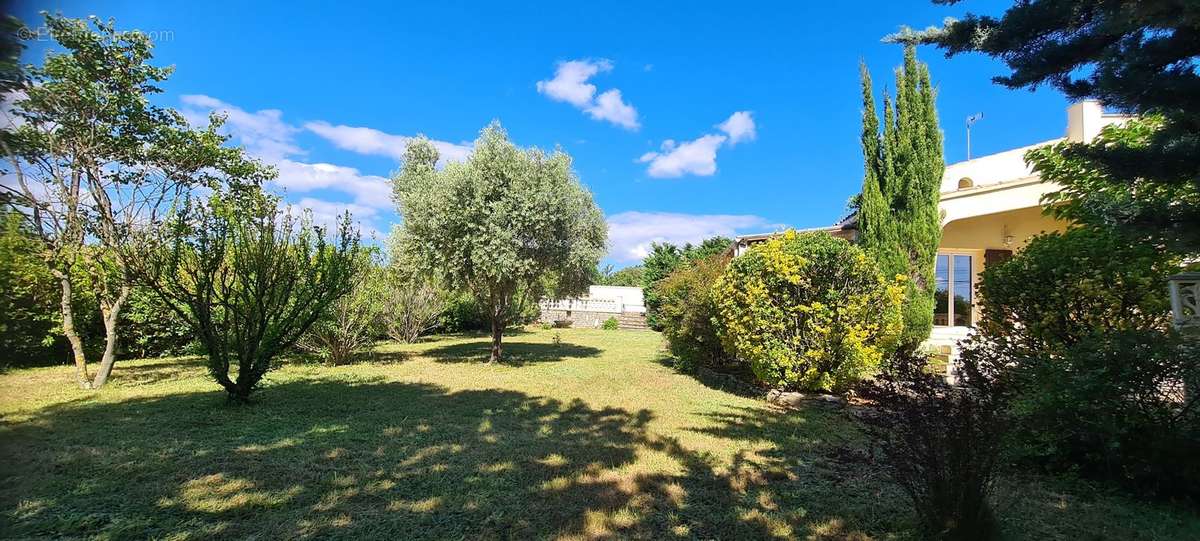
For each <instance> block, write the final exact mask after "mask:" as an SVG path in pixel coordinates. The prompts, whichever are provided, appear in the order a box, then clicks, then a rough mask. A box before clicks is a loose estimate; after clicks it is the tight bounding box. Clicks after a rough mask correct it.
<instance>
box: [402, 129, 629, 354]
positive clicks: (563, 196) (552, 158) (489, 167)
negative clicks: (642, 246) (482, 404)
mask: <svg viewBox="0 0 1200 541" xmlns="http://www.w3.org/2000/svg"><path fill="white" fill-rule="evenodd" d="M437 159H438V153H437V150H436V149H435V148H434V147H433V145H432V144H431V143H430V142H429V141H428V140H426V139H423V138H417V139H414V140H413V141H412V142H410V143H409V145H408V148H407V150H406V153H405V160H404V165H403V167H402V168H401V170H400V173H399V174H398V175H396V177H395V179H394V188H395V198H396V202H397V206H398V210H399V211H400V214H401V215H402V216H403V217H404V222H403V224H402V225H401V226H400V227H399V228H398V231H397V234H396V235H397V237H396V245H397V246H398V247H399V251H400V253H401V254H402V255H403V257H404V258H405V259H406V260H408V261H412V262H413V264H414V265H415V266H416V268H417V269H418V270H420V271H422V272H424V273H427V274H429V275H432V276H436V277H438V278H440V279H442V280H444V281H445V282H446V283H447V284H448V286H449V287H451V288H460V289H463V290H466V291H468V292H470V293H471V294H472V296H473V297H474V298H475V300H476V301H477V302H478V304H479V305H480V306H482V307H484V308H485V309H486V311H487V314H488V319H489V320H490V326H491V334H492V351H491V356H490V360H489V362H494V361H497V360H499V359H500V358H501V355H502V345H501V340H502V337H503V333H504V329H505V328H506V327H507V326H508V325H509V324H510V323H511V318H512V314H513V313H514V312H516V313H519V311H520V308H521V307H524V306H530V305H533V303H535V302H536V301H537V300H538V299H539V298H541V297H543V296H551V297H559V298H561V297H567V296H573V295H578V294H581V293H582V292H584V291H586V289H587V286H588V285H589V282H590V281H591V278H592V274H593V272H594V269H595V268H596V265H597V263H598V262H599V260H600V257H601V256H602V255H603V254H604V250H605V241H606V237H607V230H606V226H605V223H604V216H603V214H601V212H600V209H599V208H598V207H596V204H595V202H594V201H593V200H592V195H591V193H590V192H588V190H587V189H586V188H584V187H583V185H582V184H581V183H580V182H579V179H578V178H577V177H576V176H575V173H574V172H573V171H572V170H571V158H570V157H569V156H567V155H566V154H565V153H563V152H561V151H555V152H554V153H552V154H549V155H547V154H546V153H544V152H542V151H540V150H537V149H531V150H523V149H520V148H518V147H516V146H515V145H513V143H511V142H510V141H509V140H508V135H507V134H506V133H505V132H504V130H503V129H502V128H501V127H500V125H499V124H498V123H493V124H492V125H489V126H488V127H487V128H485V129H484V130H483V132H482V133H481V134H480V136H479V139H477V140H476V141H475V148H474V151H473V152H472V153H471V156H470V157H469V158H468V159H467V161H466V162H463V163H452V164H449V165H447V166H446V167H445V168H444V169H442V170H438V169H436V168H435V164H436V163H437Z"/></svg>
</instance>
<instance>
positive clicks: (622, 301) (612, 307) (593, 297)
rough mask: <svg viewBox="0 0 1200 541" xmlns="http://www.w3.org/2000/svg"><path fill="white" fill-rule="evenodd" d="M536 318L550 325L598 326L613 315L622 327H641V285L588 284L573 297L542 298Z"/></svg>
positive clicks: (643, 309) (643, 318) (643, 310)
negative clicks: (581, 292)
mask: <svg viewBox="0 0 1200 541" xmlns="http://www.w3.org/2000/svg"><path fill="white" fill-rule="evenodd" d="M538 307H539V308H541V309H542V312H541V315H540V316H538V321H541V322H542V323H549V324H554V325H562V324H564V322H570V323H569V324H570V325H571V326H573V327H593V328H595V327H599V326H601V325H603V324H604V322H605V321H607V320H608V319H609V318H616V319H617V324H618V325H619V326H620V328H622V329H645V328H647V327H646V304H645V301H644V300H643V299H642V288H640V287H624V286H588V293H587V295H585V296H583V297H578V298H574V299H560V300H552V299H543V300H542V301H540V302H539V303H538Z"/></svg>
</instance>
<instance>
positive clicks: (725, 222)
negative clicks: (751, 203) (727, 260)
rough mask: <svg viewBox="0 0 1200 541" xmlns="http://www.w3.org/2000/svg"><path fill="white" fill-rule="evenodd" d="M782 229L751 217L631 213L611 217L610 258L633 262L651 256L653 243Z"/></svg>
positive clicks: (678, 242) (747, 215)
mask: <svg viewBox="0 0 1200 541" xmlns="http://www.w3.org/2000/svg"><path fill="white" fill-rule="evenodd" d="M781 228H782V226H780V225H778V224H772V223H770V222H769V221H768V220H766V219H765V218H762V217H759V216H754V215H749V214H679V213H673V212H638V211H629V212H622V213H620V214H614V215H612V216H609V217H608V240H609V254H608V255H609V257H611V258H613V259H614V260H616V261H619V262H624V263H627V262H633V261H637V260H640V259H642V258H644V257H646V255H647V254H649V253H650V244H651V243H654V242H670V243H673V244H677V245H681V244H684V243H688V242H690V243H693V244H695V243H698V242H700V241H702V240H704V239H707V238H711V237H716V236H726V237H733V236H735V235H737V234H738V233H741V232H746V230H748V229H754V230H774V229H781Z"/></svg>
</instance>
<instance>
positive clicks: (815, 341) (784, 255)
mask: <svg viewBox="0 0 1200 541" xmlns="http://www.w3.org/2000/svg"><path fill="white" fill-rule="evenodd" d="M714 288H715V289H714V291H715V292H714V293H713V295H714V299H715V302H716V306H717V311H718V314H719V321H720V333H721V338H722V340H723V341H724V343H725V345H726V347H727V349H728V351H730V353H733V354H734V355H736V356H737V357H738V358H740V359H745V360H746V361H749V363H750V366H751V368H752V369H753V370H754V373H755V375H756V376H758V378H759V379H760V380H762V381H763V382H765V383H767V384H769V385H774V386H779V387H785V388H789V389H801V390H820V391H834V392H839V391H842V390H845V389H846V388H847V387H848V386H850V385H851V384H853V383H854V382H856V381H857V380H858V379H859V378H861V377H863V376H865V375H867V374H868V373H870V372H871V371H873V370H874V369H875V368H877V367H878V366H879V364H880V361H881V360H882V358H883V356H884V354H885V352H887V351H889V350H890V349H891V348H892V347H894V343H895V340H896V338H897V337H898V335H899V332H900V328H901V324H902V323H901V320H900V304H901V302H902V299H903V294H904V293H903V284H902V283H896V282H893V281H890V280H886V279H884V278H883V277H882V276H880V274H879V267H878V266H877V265H876V263H875V261H874V260H872V259H871V258H870V257H868V256H867V255H866V253H864V252H863V250H862V249H860V248H858V247H857V246H854V245H852V244H850V243H849V242H847V241H845V240H843V239H838V238H834V237H832V236H830V235H829V234H827V233H808V234H798V233H796V232H795V231H788V232H787V233H785V234H783V235H782V236H780V237H776V238H774V239H771V240H769V241H767V242H765V243H762V244H759V245H757V246H755V247H753V248H751V249H750V251H749V252H747V253H746V254H745V255H743V256H741V257H738V258H736V259H734V260H733V261H732V262H731V263H730V265H729V268H728V269H726V271H725V272H724V274H722V275H721V277H720V278H719V279H718V280H717V282H716V284H715V285H714Z"/></svg>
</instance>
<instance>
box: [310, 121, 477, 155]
mask: <svg viewBox="0 0 1200 541" xmlns="http://www.w3.org/2000/svg"><path fill="white" fill-rule="evenodd" d="M304 127H305V128H306V129H307V130H309V131H311V132H313V133H315V134H317V135H319V136H321V137H322V138H324V139H325V140H327V141H329V142H331V143H333V144H334V146H336V147H338V148H340V149H343V150H349V151H351V152H357V153H359V154H375V155H379V156H388V157H390V158H393V159H395V160H402V159H404V148H405V146H406V145H408V142H409V141H410V140H411V139H412V138H411V137H408V136H405V135H393V134H390V133H385V132H382V131H379V130H377V129H374V128H365V127H357V126H344V125H337V126H334V125H332V124H330V123H328V122H324V121H316V122H309V123H306V124H305V125H304ZM430 142H431V143H433V146H434V148H436V149H437V151H438V155H439V156H440V161H441V162H442V163H443V164H444V163H446V162H461V161H465V160H466V159H467V156H469V155H470V154H471V147H470V145H467V144H454V143H448V142H446V141H437V140H431V141H430Z"/></svg>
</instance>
